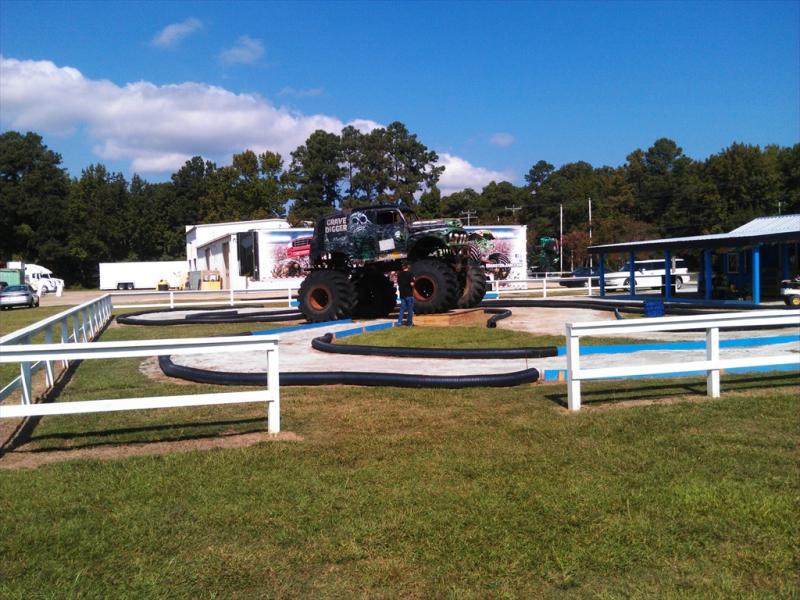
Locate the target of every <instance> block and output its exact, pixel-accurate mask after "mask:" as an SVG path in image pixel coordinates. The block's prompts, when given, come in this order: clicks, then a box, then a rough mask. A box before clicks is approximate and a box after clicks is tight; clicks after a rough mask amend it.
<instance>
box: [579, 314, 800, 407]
mask: <svg viewBox="0 0 800 600" xmlns="http://www.w3.org/2000/svg"><path fill="white" fill-rule="evenodd" d="M766 326H795V327H797V326H800V311H787V310H765V311H759V312H757V313H753V312H752V311H744V312H736V313H723V314H712V315H689V316H679V317H658V318H653V319H629V320H622V321H596V322H586V323H568V324H567V394H568V400H567V405H568V408H569V410H571V411H577V410H580V408H581V382H582V381H587V380H592V379H608V378H618V377H637V376H642V375H668V374H671V373H685V372H688V371H705V372H706V381H707V383H706V388H707V390H706V393H707V394H708V395H709V396H711V397H712V398H718V397H719V395H720V384H719V376H720V371H721V370H722V369H735V368H740V367H761V366H773V365H774V366H779V365H797V367H798V368H800V355H799V354H783V355H774V356H764V357H747V358H727V359H721V358H720V356H719V332H720V329H730V328H740V327H754V328H758V327H766ZM687 330H703V331H705V335H706V357H705V360H697V361H689V362H686V361H683V362H671V363H658V364H653V365H637V366H632V365H624V364H623V365H621V366H616V367H604V368H593V369H585V368H582V367H581V363H580V338H581V337H584V336H588V335H612V334H616V335H626V334H630V333H642V332H656V331H687Z"/></svg>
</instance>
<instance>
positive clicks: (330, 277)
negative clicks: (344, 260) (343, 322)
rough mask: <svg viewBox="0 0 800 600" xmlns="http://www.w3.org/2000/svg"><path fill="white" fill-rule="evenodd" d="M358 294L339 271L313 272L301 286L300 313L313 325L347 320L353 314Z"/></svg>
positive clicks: (299, 297) (345, 276)
mask: <svg viewBox="0 0 800 600" xmlns="http://www.w3.org/2000/svg"><path fill="white" fill-rule="evenodd" d="M355 300H356V292H355V287H354V286H353V284H352V282H351V281H350V280H349V279H348V278H347V275H345V274H344V273H341V272H339V271H330V270H319V271H312V272H311V273H309V274H308V277H306V278H305V279H304V280H303V283H301V284H300V292H299V294H298V302H299V304H300V312H302V313H303V316H305V318H306V319H308V320H309V321H311V322H312V323H318V322H320V321H336V320H338V319H346V318H347V317H349V316H350V315H351V314H352V313H353V306H354V305H355Z"/></svg>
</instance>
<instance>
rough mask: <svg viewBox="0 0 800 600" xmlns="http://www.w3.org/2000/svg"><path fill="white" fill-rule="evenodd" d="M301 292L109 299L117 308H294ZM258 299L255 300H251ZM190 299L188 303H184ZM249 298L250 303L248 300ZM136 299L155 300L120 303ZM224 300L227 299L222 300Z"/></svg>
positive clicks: (201, 293) (293, 289) (147, 295)
mask: <svg viewBox="0 0 800 600" xmlns="http://www.w3.org/2000/svg"><path fill="white" fill-rule="evenodd" d="M298 289H299V288H298V287H293V286H287V287H286V288H276V289H269V290H233V289H230V290H169V291H163V292H159V291H155V290H151V291H141V290H140V291H138V292H122V291H120V292H111V293H110V295H111V296H112V297H113V298H114V299H115V300H114V306H115V307H116V308H141V309H143V310H144V309H147V308H166V307H168V308H180V307H182V306H187V307H190V306H237V305H242V306H246V305H248V304H265V303H279V304H286V305H288V306H289V307H290V308H291V307H292V300H293V299H294V295H295V293H296V292H297V290H298ZM254 295H257V296H259V297H258V298H255V299H253V298H252V296H254ZM187 296H189V297H190V298H189V299H184V298H186V297H187ZM248 296H250V298H251V299H248ZM126 297H133V298H136V297H138V298H156V299H157V301H155V302H135V303H130V304H123V303H122V302H120V301H119V300H117V299H121V298H126ZM197 297H201V298H202V297H208V298H209V300H197ZM222 298H225V299H224V300H222Z"/></svg>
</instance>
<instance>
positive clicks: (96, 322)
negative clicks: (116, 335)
mask: <svg viewBox="0 0 800 600" xmlns="http://www.w3.org/2000/svg"><path fill="white" fill-rule="evenodd" d="M113 308H114V307H113V304H112V301H111V296H110V295H108V294H105V295H103V296H100V297H99V298H95V299H94V300H90V301H89V302H85V303H83V304H81V305H79V306H75V307H73V308H70V309H68V310H65V311H64V312H60V313H58V314H57V315H53V316H52V317H48V318H46V319H43V320H42V321H38V322H36V323H34V324H33V325H29V326H28V327H25V328H23V329H19V330H18V331H14V332H13V333H9V334H8V335H4V336H3V337H0V356H2V355H5V354H6V352H7V348H8V347H10V346H11V345H13V344H23V345H26V344H30V343H31V342H32V340H33V339H34V338H35V337H37V336H40V335H42V334H43V337H44V343H45V344H51V343H53V342H55V341H60V342H61V344H69V343H77V342H91V341H92V340H93V339H94V338H95V336H96V335H97V334H98V333H100V331H101V330H102V329H103V327H105V325H106V323H108V322H109V321H110V320H111V312H112V310H113ZM56 366H57V365H54V361H53V360H52V359H47V360H42V361H37V362H33V363H30V362H26V363H23V364H22V366H21V373H20V375H19V376H18V377H15V378H14V379H12V380H11V382H9V383H8V384H6V385H4V386H3V387H1V388H0V402H2V401H3V399H5V398H7V397H8V396H9V395H10V394H11V393H12V392H14V391H15V390H16V389H18V388H19V387H20V386H23V394H25V393H27V394H30V382H31V377H32V375H33V374H34V373H35V372H37V371H38V370H40V369H42V368H44V369H45V377H46V382H47V386H48V387H51V386H52V385H53V382H54V381H55V372H54V369H55V368H56ZM62 367H63V368H66V367H67V362H66V361H63V362H62ZM0 385H2V382H0ZM28 400H30V396H29V397H28Z"/></svg>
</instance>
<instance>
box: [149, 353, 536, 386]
mask: <svg viewBox="0 0 800 600" xmlns="http://www.w3.org/2000/svg"><path fill="white" fill-rule="evenodd" d="M158 364H159V366H160V367H161V370H162V371H164V373H165V374H166V375H168V376H170V377H179V378H181V379H187V380H189V381H195V382H197V383H211V384H218V385H267V374H266V373H235V372H230V371H227V372H225V371H208V370H205V369H196V368H194V367H185V366H182V365H176V364H175V363H173V362H172V360H171V359H170V358H169V357H168V356H159V357H158ZM538 379H539V371H538V369H534V368H531V369H524V370H522V371H514V372H512V373H498V374H494V375H407V374H398V373H362V372H357V371H334V372H321V373H308V372H305V373H304V372H298V373H281V374H280V379H279V383H280V385H281V386H292V385H364V386H393V387H407V388H467V387H511V386H515V385H521V384H523V383H534V382H536V381H538Z"/></svg>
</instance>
